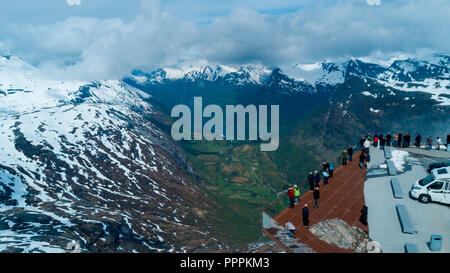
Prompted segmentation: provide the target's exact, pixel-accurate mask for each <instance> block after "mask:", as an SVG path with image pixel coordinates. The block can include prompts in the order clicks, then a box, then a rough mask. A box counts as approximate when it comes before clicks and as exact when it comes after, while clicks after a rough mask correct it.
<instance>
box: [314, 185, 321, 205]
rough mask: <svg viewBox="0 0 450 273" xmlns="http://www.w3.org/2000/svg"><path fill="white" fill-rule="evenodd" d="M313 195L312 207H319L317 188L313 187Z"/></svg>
mask: <svg viewBox="0 0 450 273" xmlns="http://www.w3.org/2000/svg"><path fill="white" fill-rule="evenodd" d="M313 197H314V206H313V208H315V207H317V208H319V199H320V191H319V188H317V187H316V188H315V189H314V192H313Z"/></svg>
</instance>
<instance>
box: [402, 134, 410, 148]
mask: <svg viewBox="0 0 450 273" xmlns="http://www.w3.org/2000/svg"><path fill="white" fill-rule="evenodd" d="M410 141H411V137H410V136H409V134H408V133H406V134H405V135H404V136H403V147H404V148H409V142H410Z"/></svg>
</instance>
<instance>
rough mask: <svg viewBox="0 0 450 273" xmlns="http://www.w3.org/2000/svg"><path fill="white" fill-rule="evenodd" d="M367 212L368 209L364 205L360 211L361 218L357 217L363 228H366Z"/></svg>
mask: <svg viewBox="0 0 450 273" xmlns="http://www.w3.org/2000/svg"><path fill="white" fill-rule="evenodd" d="M368 211H369V208H368V207H367V206H366V205H364V206H363V208H362V210H361V216H360V217H359V220H360V221H361V223H362V224H363V225H365V226H367V216H368Z"/></svg>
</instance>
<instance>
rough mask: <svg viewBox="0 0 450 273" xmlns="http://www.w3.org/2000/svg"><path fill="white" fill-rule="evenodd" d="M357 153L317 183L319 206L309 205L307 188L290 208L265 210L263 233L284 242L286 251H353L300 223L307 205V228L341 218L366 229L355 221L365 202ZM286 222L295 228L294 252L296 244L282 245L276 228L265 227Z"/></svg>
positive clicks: (361, 171) (309, 199)
mask: <svg viewBox="0 0 450 273" xmlns="http://www.w3.org/2000/svg"><path fill="white" fill-rule="evenodd" d="M359 155H360V152H358V153H356V154H355V155H354V157H353V161H348V162H347V166H340V167H339V168H337V169H336V170H334V174H333V177H332V178H330V179H329V181H328V186H327V187H324V186H323V181H322V182H321V183H320V200H319V202H320V203H319V205H320V207H319V208H313V200H314V199H313V193H312V192H311V191H308V192H306V193H305V194H303V195H302V196H301V197H300V203H299V204H297V205H295V207H294V208H288V207H287V206H286V208H285V209H284V210H283V211H282V212H281V213H279V214H277V215H272V216H270V215H269V212H268V211H266V212H265V215H263V231H264V233H265V234H267V235H268V236H269V237H271V238H272V239H273V240H274V241H275V242H277V243H279V244H280V245H282V246H283V245H284V248H285V250H286V251H287V252H302V253H303V252H318V253H352V252H354V251H353V250H351V249H343V248H339V247H337V246H334V245H330V244H328V243H327V242H325V241H322V240H321V239H320V238H319V237H317V236H316V235H314V234H312V233H311V232H310V231H309V228H304V226H303V222H302V208H303V207H304V205H305V204H308V208H309V227H311V226H312V225H314V224H317V223H319V222H322V221H324V220H327V219H341V220H343V221H345V222H346V223H347V224H348V225H350V226H354V227H358V228H360V229H362V230H363V231H365V232H368V226H364V225H363V224H362V223H361V222H360V220H359V218H360V215H361V209H362V208H363V206H364V205H365V199H364V181H365V176H366V170H365V169H361V168H360V167H359ZM283 205H285V204H283ZM264 217H266V218H267V217H269V219H266V220H264ZM271 217H272V218H271ZM264 221H265V222H264ZM288 221H290V222H292V223H293V224H294V225H295V227H296V231H295V239H296V241H298V242H299V243H300V244H303V245H302V246H300V249H299V250H298V251H296V247H294V248H292V247H286V246H285V243H284V244H283V242H281V240H280V239H279V238H277V231H276V229H271V228H269V229H267V227H271V224H272V225H273V224H275V225H276V224H278V225H279V226H280V227H281V228H283V227H284V226H285V224H286V222H288ZM269 222H271V224H269ZM264 225H265V227H264ZM278 234H279V232H278ZM311 250H312V251H311Z"/></svg>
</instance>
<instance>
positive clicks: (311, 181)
mask: <svg viewBox="0 0 450 273" xmlns="http://www.w3.org/2000/svg"><path fill="white" fill-rule="evenodd" d="M308 183H309V190H310V191H314V174H313V173H312V172H310V173H309V175H308Z"/></svg>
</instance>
